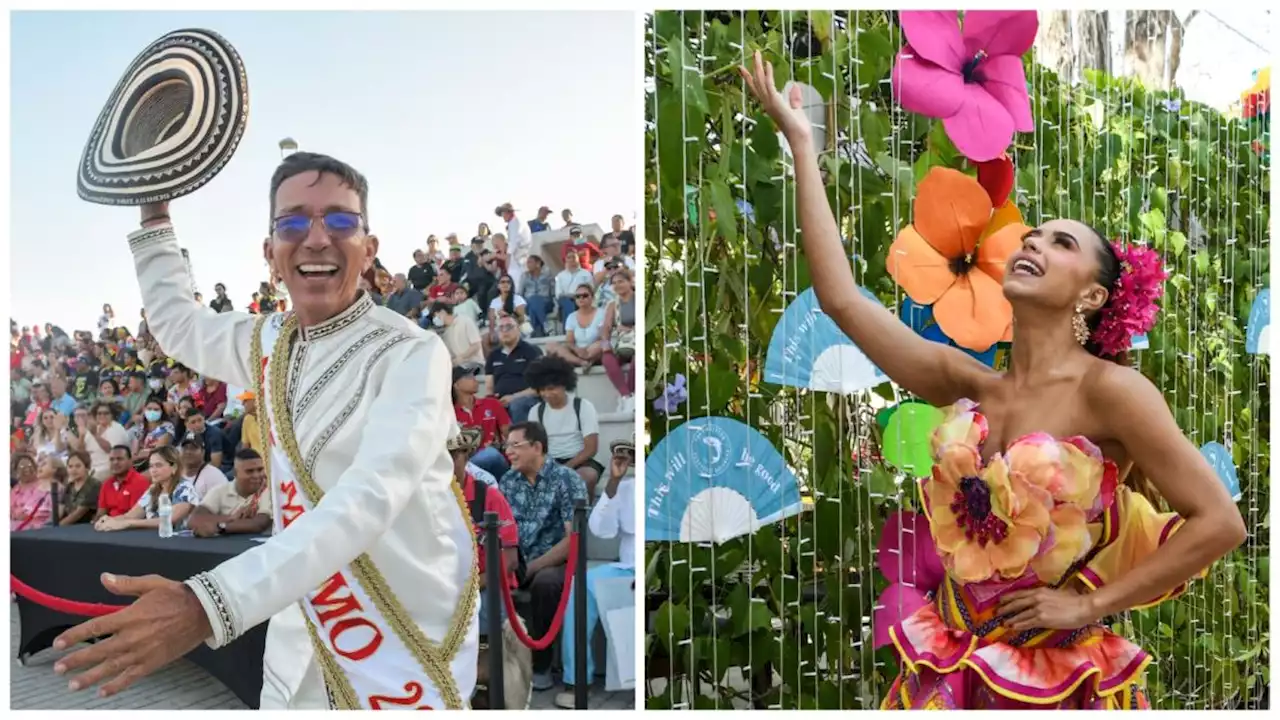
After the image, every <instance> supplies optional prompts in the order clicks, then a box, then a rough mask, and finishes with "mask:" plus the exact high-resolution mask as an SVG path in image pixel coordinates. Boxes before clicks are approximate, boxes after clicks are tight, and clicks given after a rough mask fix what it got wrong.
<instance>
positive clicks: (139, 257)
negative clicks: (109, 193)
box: [129, 206, 256, 388]
mask: <svg viewBox="0 0 1280 720" xmlns="http://www.w3.org/2000/svg"><path fill="white" fill-rule="evenodd" d="M148 207H154V206H148ZM129 249H130V250H132V251H133V261H134V265H135V266H136V268H137V272H138V285H139V287H140V288H141V290H142V304H143V307H145V308H146V309H147V326H148V328H149V329H150V331H151V334H152V335H154V336H155V338H156V340H157V341H159V343H160V347H161V349H163V350H164V352H165V354H166V355H168V356H169V357H172V358H174V359H176V360H177V361H178V362H180V363H182V364H183V365H186V366H188V367H190V368H192V369H194V370H195V371H196V372H198V373H200V374H201V375H207V376H210V377H216V378H218V379H219V380H222V381H224V382H227V383H229V384H232V385H238V386H240V387H249V388H251V387H254V384H255V380H256V378H255V377H254V375H253V372H254V371H253V370H252V369H251V368H250V367H249V342H250V339H251V338H252V337H253V328H254V325H255V318H254V317H253V316H252V315H247V314H244V313H239V312H234V311H233V312H227V313H221V314H219V313H216V312H214V311H213V310H212V309H211V308H207V307H204V306H203V305H200V304H199V303H197V302H196V299H195V296H193V295H192V294H191V276H190V274H188V272H187V263H186V261H185V260H184V259H183V257H182V250H181V249H180V248H179V247H178V236H177V235H176V234H175V233H174V231H173V226H172V225H171V224H170V223H169V222H168V220H167V218H166V219H165V221H164V222H160V223H154V224H148V226H146V227H143V228H142V229H141V230H135V231H134V232H132V233H129Z"/></svg>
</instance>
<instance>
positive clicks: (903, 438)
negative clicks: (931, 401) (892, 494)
mask: <svg viewBox="0 0 1280 720" xmlns="http://www.w3.org/2000/svg"><path fill="white" fill-rule="evenodd" d="M943 417H944V415H943V412H942V411H941V410H939V409H938V408H935V407H932V406H929V405H925V404H924V403H903V404H902V405H899V406H898V408H897V411H896V412H894V413H893V416H892V417H890V418H889V424H888V427H886V428H885V431H884V446H883V447H882V448H881V454H883V455H884V459H885V461H886V462H888V463H889V464H890V465H892V466H894V467H895V468H897V469H899V470H901V471H902V472H904V473H907V474H908V475H911V476H913V477H928V476H929V475H930V474H931V473H932V472H933V448H932V446H931V445H932V443H931V442H930V440H931V438H932V437H933V431H934V430H936V429H937V428H938V425H940V424H941V423H942V418H943Z"/></svg>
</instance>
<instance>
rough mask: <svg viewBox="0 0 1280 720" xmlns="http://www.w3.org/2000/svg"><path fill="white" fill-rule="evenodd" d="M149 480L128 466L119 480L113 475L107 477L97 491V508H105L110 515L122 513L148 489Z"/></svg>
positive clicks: (127, 510)
mask: <svg viewBox="0 0 1280 720" xmlns="http://www.w3.org/2000/svg"><path fill="white" fill-rule="evenodd" d="M150 488H151V481H150V480H148V479H147V478H146V476H144V475H143V474H142V473H140V472H138V471H137V470H134V469H133V468H129V472H127V473H125V476H124V481H123V482H121V481H120V480H118V479H117V478H116V477H115V476H112V477H109V478H107V481H106V482H104V483H102V489H101V490H99V491H98V509H99V510H106V511H107V514H108V515H110V516H111V517H116V516H119V515H123V514H125V513H127V512H129V511H130V510H132V509H133V506H134V505H137V504H138V498H141V497H142V496H143V495H144V494H145V493H146V492H147V490H148V489H150Z"/></svg>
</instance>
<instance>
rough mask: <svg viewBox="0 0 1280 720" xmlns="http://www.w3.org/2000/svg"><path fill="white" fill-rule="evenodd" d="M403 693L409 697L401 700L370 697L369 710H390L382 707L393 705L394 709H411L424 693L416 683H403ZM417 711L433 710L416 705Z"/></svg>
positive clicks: (380, 696)
mask: <svg viewBox="0 0 1280 720" xmlns="http://www.w3.org/2000/svg"><path fill="white" fill-rule="evenodd" d="M404 691H405V692H406V693H409V695H408V696H407V697H402V698H394V697H388V696H386V695H370V696H369V709H370V710H383V709H390V708H384V707H383V706H384V705H393V706H395V707H413V706H414V705H418V701H419V700H421V699H422V694H423V692H425V691H424V690H423V689H422V685H421V684H420V683H416V682H407V683H405V684H404ZM417 709H418V710H434V709H435V708H433V707H431V706H430V705H418V707H417Z"/></svg>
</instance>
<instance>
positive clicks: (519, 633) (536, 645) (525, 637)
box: [498, 533, 578, 650]
mask: <svg viewBox="0 0 1280 720" xmlns="http://www.w3.org/2000/svg"><path fill="white" fill-rule="evenodd" d="M577 559H578V533H573V534H571V535H569V557H568V559H567V560H565V563H564V588H563V589H561V591H560V605H559V607H557V608H556V617H555V619H554V620H552V621H551V627H550V628H547V634H546V635H543V636H542V637H541V638H540V639H538V640H534V639H533V638H531V637H529V634H528V633H527V632H525V629H524V625H522V624H521V623H520V621H519V620H518V619H517V615H516V601H515V600H514V599H512V597H511V585H510V584H509V583H508V582H507V560H506V558H504V557H503V556H502V555H501V554H499V555H498V561H499V564H500V565H501V566H502V576H501V577H502V601H503V604H505V605H506V606H507V621H508V622H510V623H511V629H512V630H515V631H516V637H518V638H520V642H522V643H524V644H525V645H526V646H528V647H529V649H531V650H546V649H547V648H549V647H551V643H553V642H555V639H556V635H559V634H560V626H561V625H562V624H563V623H564V611H565V608H567V607H569V587H570V586H571V585H573V569H574V566H575V565H576V564H577Z"/></svg>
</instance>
